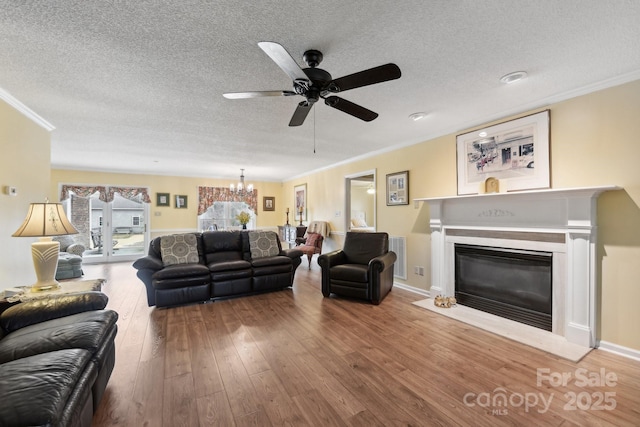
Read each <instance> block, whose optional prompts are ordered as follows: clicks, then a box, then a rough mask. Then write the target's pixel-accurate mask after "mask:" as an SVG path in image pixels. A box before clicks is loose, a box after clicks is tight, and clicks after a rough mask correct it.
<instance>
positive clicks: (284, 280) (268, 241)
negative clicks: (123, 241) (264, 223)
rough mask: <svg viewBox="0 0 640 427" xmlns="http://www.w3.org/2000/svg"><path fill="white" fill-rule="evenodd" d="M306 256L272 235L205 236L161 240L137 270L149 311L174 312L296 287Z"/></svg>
mask: <svg viewBox="0 0 640 427" xmlns="http://www.w3.org/2000/svg"><path fill="white" fill-rule="evenodd" d="M301 256H302V252H301V251H300V250H298V249H295V248H294V249H285V250H283V249H282V246H281V244H280V240H279V239H278V235H277V233H275V232H272V231H205V232H203V233H185V234H175V235H170V236H162V237H156V238H155V239H153V240H152V241H151V243H150V245H149V253H148V255H147V256H145V257H143V258H140V259H138V260H136V261H135V262H134V263H133V267H134V268H136V269H137V270H138V272H137V275H138V277H139V278H140V280H142V282H143V283H144V285H145V286H146V288H147V303H148V304H149V306H153V305H155V306H156V307H168V306H174V305H181V304H189V303H194V302H204V301H208V300H210V299H216V298H223V297H230V296H236V295H246V294H252V293H258V292H264V291H271V290H278V289H284V288H287V287H290V286H291V285H292V284H293V279H294V275H295V271H296V268H298V266H299V265H300V262H301V258H300V257H301Z"/></svg>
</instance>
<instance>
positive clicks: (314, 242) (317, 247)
mask: <svg viewBox="0 0 640 427" xmlns="http://www.w3.org/2000/svg"><path fill="white" fill-rule="evenodd" d="M323 241H324V237H322V234H319V233H309V234H307V238H306V239H305V242H304V245H301V246H298V247H297V249H300V250H301V251H302V253H303V254H305V255H306V256H307V259H308V260H309V270H311V258H313V255H315V254H319V253H321V252H322V242H323Z"/></svg>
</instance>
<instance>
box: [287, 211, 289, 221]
mask: <svg viewBox="0 0 640 427" xmlns="http://www.w3.org/2000/svg"><path fill="white" fill-rule="evenodd" d="M287 225H289V208H287Z"/></svg>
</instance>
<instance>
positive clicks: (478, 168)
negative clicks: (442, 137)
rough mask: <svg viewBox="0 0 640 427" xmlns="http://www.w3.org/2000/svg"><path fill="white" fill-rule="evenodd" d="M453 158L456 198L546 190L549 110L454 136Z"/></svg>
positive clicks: (547, 183)
mask: <svg viewBox="0 0 640 427" xmlns="http://www.w3.org/2000/svg"><path fill="white" fill-rule="evenodd" d="M456 154H457V157H458V158H457V171H458V194H459V195H462V194H477V193H479V192H480V190H481V188H486V182H487V180H488V179H489V178H492V180H490V181H489V182H498V183H499V189H500V190H499V191H500V192H504V191H520V190H531V189H535V188H549V182H550V181H549V110H545V111H542V112H540V113H536V114H532V115H529V116H525V117H521V118H519V119H515V120H510V121H507V122H504V123H499V124H497V125H493V126H489V127H486V128H483V129H478V130H475V131H473V132H468V133H464V134H462V135H458V136H457V137H456ZM494 180H497V181H494ZM483 192H484V191H483Z"/></svg>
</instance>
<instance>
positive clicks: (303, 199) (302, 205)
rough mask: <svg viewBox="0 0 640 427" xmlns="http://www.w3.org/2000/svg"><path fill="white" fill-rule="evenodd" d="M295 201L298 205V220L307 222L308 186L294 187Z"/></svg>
mask: <svg viewBox="0 0 640 427" xmlns="http://www.w3.org/2000/svg"><path fill="white" fill-rule="evenodd" d="M293 199H294V200H295V203H296V211H295V216H296V218H300V216H302V218H303V219H304V220H305V221H306V220H307V184H300V185H296V186H295V187H293Z"/></svg>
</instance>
